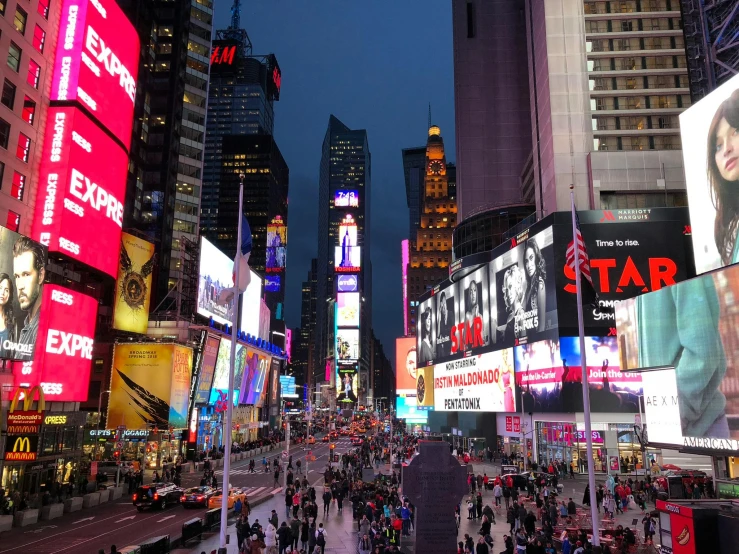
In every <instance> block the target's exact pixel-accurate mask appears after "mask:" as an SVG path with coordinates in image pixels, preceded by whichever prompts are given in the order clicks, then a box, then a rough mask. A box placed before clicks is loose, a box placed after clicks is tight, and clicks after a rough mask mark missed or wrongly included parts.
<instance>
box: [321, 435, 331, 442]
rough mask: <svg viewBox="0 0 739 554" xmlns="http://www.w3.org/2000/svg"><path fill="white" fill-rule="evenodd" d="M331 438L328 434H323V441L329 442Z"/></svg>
mask: <svg viewBox="0 0 739 554" xmlns="http://www.w3.org/2000/svg"><path fill="white" fill-rule="evenodd" d="M329 440H330V439H329V437H328V435H323V438H322V439H321V442H328V441H329Z"/></svg>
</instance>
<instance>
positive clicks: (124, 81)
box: [51, 0, 139, 163]
mask: <svg viewBox="0 0 739 554" xmlns="http://www.w3.org/2000/svg"><path fill="white" fill-rule="evenodd" d="M138 69H139V36H138V33H137V32H136V28H135V27H134V26H133V25H132V24H131V22H130V21H129V20H128V18H127V17H126V16H125V14H124V13H123V11H122V10H121V9H120V8H119V7H118V4H117V3H116V2H115V0H64V3H63V4H62V11H61V16H60V28H59V40H58V42H57V47H56V57H55V62H54V74H53V79H52V83H51V100H52V101H53V100H60V101H77V102H79V103H80V104H81V105H83V106H85V108H87V110H89V112H90V113H92V114H93V115H94V116H95V118H96V119H97V120H98V121H99V122H100V123H101V124H102V125H103V126H104V127H105V128H107V129H108V130H109V131H110V132H111V133H113V135H115V137H116V138H117V139H118V140H119V141H121V143H122V144H123V145H124V146H125V147H126V148H128V146H129V144H130V142H131V128H132V126H133V109H134V103H135V100H136V77H137V75H138ZM101 161H102V162H103V163H104V162H105V157H102V159H101Z"/></svg>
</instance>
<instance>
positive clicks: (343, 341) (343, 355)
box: [336, 329, 359, 364]
mask: <svg viewBox="0 0 739 554" xmlns="http://www.w3.org/2000/svg"><path fill="white" fill-rule="evenodd" d="M358 359H359V329H337V330H336V360H337V361H338V363H340V364H345V363H354V362H356V361H357V360H358Z"/></svg>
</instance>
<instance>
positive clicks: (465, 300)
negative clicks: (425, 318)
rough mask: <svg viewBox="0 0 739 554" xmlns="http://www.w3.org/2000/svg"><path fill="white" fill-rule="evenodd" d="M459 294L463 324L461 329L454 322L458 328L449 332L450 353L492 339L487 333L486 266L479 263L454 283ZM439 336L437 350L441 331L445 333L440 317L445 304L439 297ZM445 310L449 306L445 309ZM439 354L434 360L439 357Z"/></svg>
mask: <svg viewBox="0 0 739 554" xmlns="http://www.w3.org/2000/svg"><path fill="white" fill-rule="evenodd" d="M457 292H458V297H459V312H458V317H459V322H460V323H462V324H464V325H463V328H462V329H459V325H458V326H457V332H456V333H455V332H453V333H451V336H450V338H451V340H450V341H449V343H450V346H449V351H450V353H451V354H452V355H456V354H459V353H462V352H469V351H471V352H473V353H474V352H475V351H479V350H480V349H481V348H484V347H486V346H488V345H489V344H490V343H491V336H490V335H491V333H490V317H489V316H490V306H489V303H488V270H487V267H484V266H483V267H481V268H479V269H478V270H477V271H473V272H472V273H468V274H467V275H465V276H464V277H462V278H461V279H460V280H459V283H458V286H457ZM438 307H439V310H438V312H439V313H438V316H439V338H438V339H437V350H438V349H439V345H440V344H442V338H441V336H442V333H443V334H446V327H447V325H446V324H445V323H444V321H443V317H444V313H443V311H444V306H443V303H442V301H441V297H439V303H438ZM447 311H448V310H447ZM442 359H443V357H442V356H439V357H438V358H437V361H440V360H442Z"/></svg>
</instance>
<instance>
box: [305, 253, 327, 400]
mask: <svg viewBox="0 0 739 554" xmlns="http://www.w3.org/2000/svg"><path fill="white" fill-rule="evenodd" d="M317 266H318V260H317V259H316V258H313V259H312V260H311V261H310V270H309V271H308V275H307V278H306V280H305V281H303V285H302V287H301V297H300V344H301V351H300V356H301V357H302V361H303V367H304V369H305V375H304V377H303V379H304V380H305V385H306V386H307V387H308V390H309V391H310V392H309V394H312V393H313V390H314V387H313V385H314V384H315V383H316V375H315V373H316V366H315V364H314V360H315V352H316V346H315V338H316V298H317V292H318V291H317V290H316V289H317V279H318V277H317V272H318V267H317ZM318 369H321V370H322V369H323V367H318ZM320 380H323V376H321V378H320V379H319V381H320ZM311 400H312V398H311Z"/></svg>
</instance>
